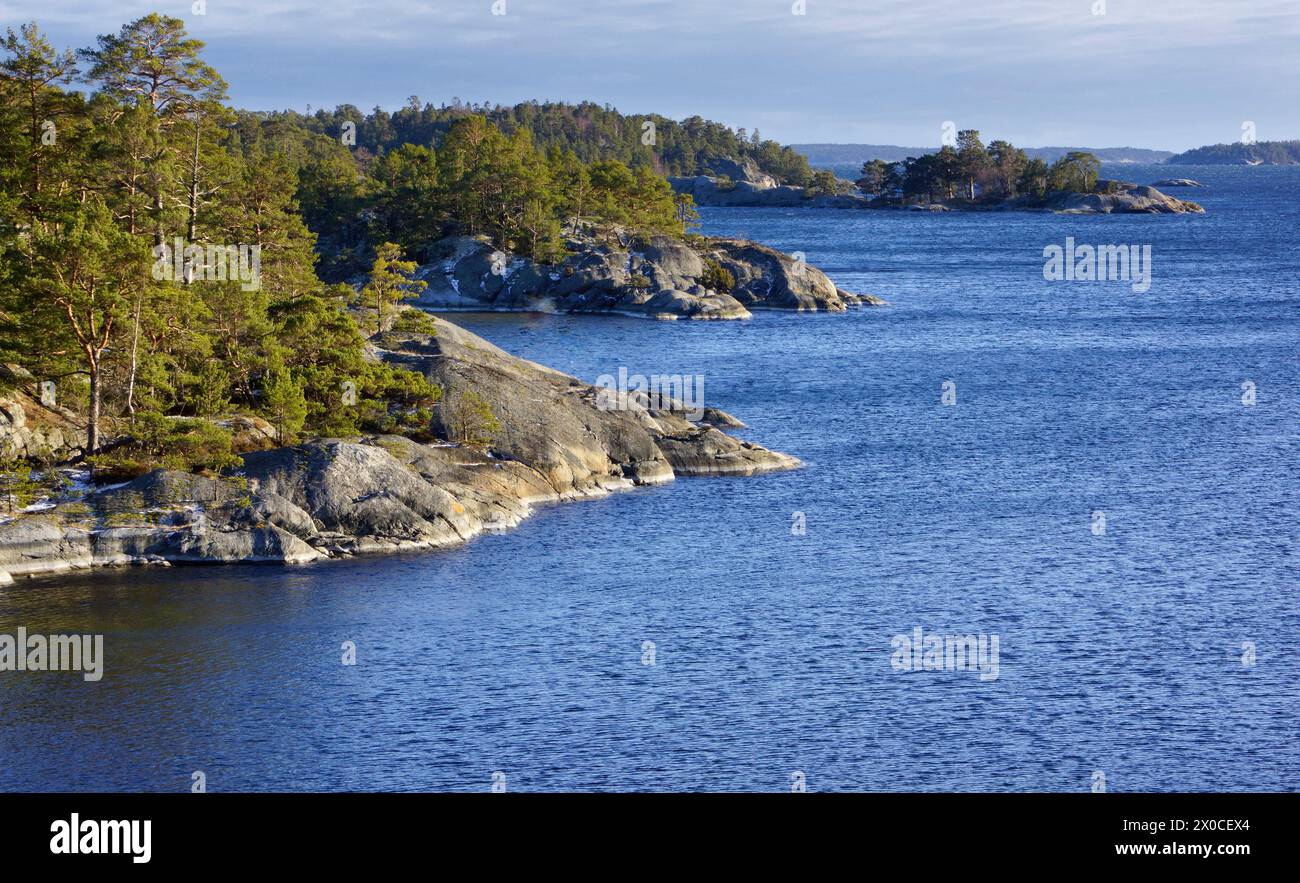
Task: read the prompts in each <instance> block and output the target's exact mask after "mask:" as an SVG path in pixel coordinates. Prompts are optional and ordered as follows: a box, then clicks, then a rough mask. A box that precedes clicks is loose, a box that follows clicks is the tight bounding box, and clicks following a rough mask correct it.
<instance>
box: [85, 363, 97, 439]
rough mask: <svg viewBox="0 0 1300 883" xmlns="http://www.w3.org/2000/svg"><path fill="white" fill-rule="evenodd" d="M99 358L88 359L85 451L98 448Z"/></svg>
mask: <svg viewBox="0 0 1300 883" xmlns="http://www.w3.org/2000/svg"><path fill="white" fill-rule="evenodd" d="M99 398H100V396H99V360H98V359H96V358H92V359H91V361H90V417H89V419H88V420H87V423H86V453H87V454H93V453H95V452H96V451H97V450H99Z"/></svg>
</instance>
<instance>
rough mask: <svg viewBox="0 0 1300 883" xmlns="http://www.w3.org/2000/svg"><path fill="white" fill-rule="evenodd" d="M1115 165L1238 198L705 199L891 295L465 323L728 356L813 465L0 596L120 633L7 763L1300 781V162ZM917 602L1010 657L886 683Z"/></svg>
mask: <svg viewBox="0 0 1300 883" xmlns="http://www.w3.org/2000/svg"><path fill="white" fill-rule="evenodd" d="M1108 171H1111V172H1113V173H1115V174H1117V175H1120V176H1122V177H1125V178H1127V179H1129V180H1136V181H1144V182H1145V181H1152V180H1155V179H1156V178H1158V177H1164V176H1167V175H1169V174H1176V175H1177V176H1183V175H1190V176H1192V177H1195V178H1198V179H1199V180H1202V181H1204V182H1206V183H1207V184H1208V185H1209V186H1208V187H1206V188H1205V189H1202V190H1196V191H1190V192H1187V191H1175V192H1178V193H1179V195H1180V196H1185V197H1186V198H1192V199H1196V200H1198V201H1200V202H1202V203H1203V204H1204V205H1205V206H1206V207H1207V208H1208V209H1209V214H1208V215H1207V216H1205V217H1195V216H1172V217H1148V216H1141V217H1067V216H1053V215H1035V214H1014V215H1012V214H1007V215H983V214H980V215H976V214H959V215H948V216H929V215H924V216H922V215H919V214H912V213H883V212H842V211H838V212H837V211H813V210H766V209H763V210H759V209H715V210H706V211H705V214H704V232H706V233H715V234H724V233H725V234H746V235H748V236H750V237H752V238H755V239H758V240H761V241H764V242H767V243H769V244H771V245H773V246H775V247H777V248H781V249H784V250H787V251H802V252H804V253H805V254H806V255H807V258H808V260H809V261H810V262H811V263H813V264H816V265H818V266H820V267H822V268H823V269H825V270H826V271H827V272H828V273H829V274H830V275H831V277H832V278H833V279H835V281H836V282H837V283H838V284H839V285H840V286H842V287H844V288H847V289H850V290H861V291H870V292H874V293H877V294H879V295H881V296H883V297H885V298H887V299H888V300H889V301H890V303H891V306H889V307H886V308H879V309H872V310H863V311H855V312H851V313H849V314H844V315H803V316H799V315H790V314H783V313H759V314H757V315H756V316H755V318H754V319H753V320H752V321H748V322H731V323H716V324H715V323H707V324H705V323H687V322H677V323H655V322H647V321H645V320H636V319H630V318H602V317H539V316H523V315H473V316H470V315H462V316H455V317H452V318H453V319H454V320H456V321H459V322H461V323H462V324H464V325H466V326H467V327H469V328H470V329H471V330H474V331H476V332H478V333H480V334H482V335H483V336H485V337H487V338H488V339H489V340H492V341H493V342H494V343H497V344H499V345H501V346H503V347H505V348H506V349H508V350H510V351H512V352H515V353H518V354H520V355H523V356H525V357H528V358H530V359H534V360H536V361H539V362H543V363H545V364H549V365H552V366H554V367H556V368H559V369H561V370H564V371H568V372H571V373H574V374H576V375H578V376H580V377H582V378H584V379H587V380H594V379H595V378H596V377H597V376H598V375H600V374H603V373H616V371H617V369H618V368H619V367H620V366H626V367H628V369H629V370H630V371H632V372H637V371H641V372H644V373H647V374H649V373H688V374H695V373H699V374H703V375H704V377H705V393H706V399H707V401H708V403H709V404H711V405H715V406H717V407H721V408H724V409H726V410H728V411H730V412H732V413H734V414H736V415H737V416H739V417H741V418H742V419H744V420H745V421H747V422H748V423H749V425H750V429H749V430H748V431H747V432H745V433H744V434H745V435H746V436H747V437H749V438H752V439H754V440H755V441H758V442H761V443H762V444H764V445H767V446H769V447H773V448H776V449H779V450H782V451H786V452H788V453H791V454H795V455H797V456H798V457H800V458H802V459H803V460H804V462H805V464H806V466H805V468H803V469H801V470H799V471H797V472H792V473H784V474H779V475H769V476H762V477H757V478H751V479H723V478H710V479H683V480H679V481H677V482H675V483H673V484H670V485H666V486H662V487H656V488H652V489H644V490H637V491H633V492H629V493H624V494H617V495H614V496H612V497H609V498H606V499H602V500H597V501H590V502H582V503H573V504H566V505H557V506H549V507H545V508H543V509H541V510H539V512H538V513H537V515H536V516H535V517H533V518H532V519H530V520H529V521H527V522H525V523H524V524H523V525H522V526H521V527H520V528H519V529H517V530H515V531H512V532H509V533H506V534H502V535H496V536H490V537H484V538H481V539H479V540H476V541H474V542H473V543H471V544H470V545H468V546H466V547H463V548H459V549H455V550H452V551H447V552H440V553H429V554H414V555H403V556H399V557H392V558H366V559H359V560H352V561H345V562H335V563H326V564H320V565H313V566H308V567H300V568H279V567H274V566H237V567H225V568H217V569H199V568H190V569H186V568H174V569H170V570H126V571H116V572H111V573H110V572H99V573H94V574H82V575H76V576H72V577H64V578H57V579H44V580H38V581H26V582H20V583H19V584H17V585H16V586H12V587H9V588H5V589H0V631H6V632H9V633H12V632H13V631H14V629H16V627H17V626H19V625H25V626H27V627H28V628H29V629H31V630H33V631H36V630H39V631H43V632H93V633H103V634H105V644H106V653H107V665H106V674H105V676H104V679H103V680H102V681H101V682H99V683H98V684H90V683H85V682H83V681H81V680H80V679H79V678H78V677H77V676H75V675H69V674H59V673H51V674H22V675H15V674H12V673H10V674H0V787H3V788H5V789H57V790H63V789H72V790H78V789H94V790H116V789H146V790H183V789H187V788H188V787H189V784H190V774H191V772H192V771H195V770H202V771H204V772H205V774H206V776H207V781H208V787H209V789H210V790H213V791H218V790H223V791H224V790H263V789H274V790H298V789H314V790H333V789H399V790H485V789H487V788H489V787H490V785H491V782H492V775H493V773H494V772H497V771H500V772H504V773H505V775H506V779H507V782H508V787H509V788H510V790H520V791H522V790H543V789H545V790H556V789H638V790H680V789H708V790H738V789H761V790H783V789H787V788H788V787H789V784H790V780H791V779H790V777H791V774H792V772H794V771H801V772H803V773H804V774H805V776H806V781H807V784H808V788H809V789H810V790H847V789H856V790H912V789H923V790H986V789H1024V790H1053V791H1056V790H1064V791H1078V790H1087V789H1088V788H1089V787H1090V785H1091V782H1092V775H1093V772H1094V771H1096V770H1101V771H1104V773H1105V775H1106V779H1107V784H1108V786H1109V788H1110V789H1112V790H1165V789H1178V790H1233V789H1269V790H1277V789H1286V790H1292V789H1295V788H1296V787H1297V786H1298V785H1300V724H1298V717H1300V678H1298V677H1297V675H1298V674H1300V662H1298V660H1300V602H1298V600H1297V590H1298V589H1300V581H1298V579H1297V563H1298V562H1297V533H1298V532H1300V528H1298V527H1297V513H1298V511H1300V506H1298V504H1300V481H1298V480H1297V478H1298V476H1297V462H1300V457H1298V455H1300V440H1298V424H1297V415H1298V414H1300V407H1298V406H1300V371H1298V369H1300V310H1298V308H1300V283H1298V282H1297V280H1298V279H1300V252H1298V251H1297V230H1298V229H1300V209H1297V197H1300V169H1269V168H1257V169H1240V168H1190V167H1179V168H1176V169H1175V168H1172V167H1168V168H1152V167H1127V168H1122V169H1111V170H1108ZM1070 235H1073V236H1074V237H1076V239H1077V240H1078V241H1079V242H1088V243H1093V244H1112V243H1113V244H1138V245H1143V244H1150V245H1151V246H1152V247H1153V253H1154V260H1155V265H1154V280H1153V285H1152V288H1151V290H1150V291H1149V292H1148V293H1146V294H1142V295H1138V294H1134V293H1133V292H1132V291H1131V290H1130V289H1129V287H1128V286H1127V285H1124V284H1122V283H1110V284H1095V283H1092V284H1090V283H1067V282H1059V283H1049V282H1045V281H1044V280H1043V278H1042V266H1043V257H1042V250H1043V247H1044V246H1045V245H1048V244H1051V243H1057V244H1064V242H1065V238H1066V236H1070ZM948 380H951V381H953V382H954V383H955V384H956V393H957V404H956V405H955V406H953V407H946V406H944V405H943V404H941V401H940V394H941V386H942V384H943V383H944V381H948ZM1245 381H1251V382H1253V383H1254V384H1255V387H1256V389H1257V404H1255V405H1254V406H1253V407H1247V406H1245V405H1243V403H1242V395H1243V388H1242V384H1243V382H1245ZM1097 511H1101V512H1104V513H1105V519H1106V531H1105V533H1104V535H1101V536H1098V535H1095V534H1094V532H1093V530H1092V529H1091V528H1092V525H1093V524H1094V516H1093V513H1094V512H1097ZM795 512H802V513H805V515H806V520H807V533H806V535H803V536H794V535H792V534H791V524H792V519H793V513H795ZM917 626H920V627H922V628H923V629H924V630H925V631H926V632H927V633H929V632H933V633H935V634H968V633H970V634H981V633H982V634H988V635H997V636H998V637H999V645H1000V659H999V662H1000V665H999V674H998V677H997V679H996V680H993V681H981V680H980V679H979V676H978V674H976V673H971V672H949V671H929V672H927V671H922V672H898V671H895V670H894V669H893V668H892V667H891V664H890V655H891V646H890V640H891V638H892V637H893V636H894V635H896V634H900V633H905V634H910V633H911V632H912V630H913V629H914V628H915V627H917ZM349 640H350V641H354V642H355V643H356V645H357V648H358V650H357V655H358V664H357V665H356V666H351V667H349V666H343V665H341V664H340V649H339V648H340V645H341V644H342V642H344V641H349ZM645 641H653V642H654V656H655V658H654V662H655V664H654V665H645V664H643V661H645V660H643V655H644V651H643V642H645ZM1245 642H1252V643H1253V644H1254V646H1255V648H1256V654H1257V656H1256V663H1255V665H1254V666H1253V667H1248V666H1245V665H1243V661H1242V656H1243V644H1244V643H1245Z"/></svg>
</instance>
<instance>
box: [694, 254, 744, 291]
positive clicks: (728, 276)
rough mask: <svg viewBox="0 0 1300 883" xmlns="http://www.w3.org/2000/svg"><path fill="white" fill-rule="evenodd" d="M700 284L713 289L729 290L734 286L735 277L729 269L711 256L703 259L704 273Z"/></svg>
mask: <svg viewBox="0 0 1300 883" xmlns="http://www.w3.org/2000/svg"><path fill="white" fill-rule="evenodd" d="M700 284H701V285H703V286H704V287H705V288H711V289H713V290H714V291H724V292H725V291H731V289H733V288H735V286H736V277H735V276H734V275H732V273H731V271H730V270H728V269H727V268H726V267H724V266H722V264H720V263H718V262H717V261H716V260H715V259H713V258H705V259H704V274H703V275H702V276H700Z"/></svg>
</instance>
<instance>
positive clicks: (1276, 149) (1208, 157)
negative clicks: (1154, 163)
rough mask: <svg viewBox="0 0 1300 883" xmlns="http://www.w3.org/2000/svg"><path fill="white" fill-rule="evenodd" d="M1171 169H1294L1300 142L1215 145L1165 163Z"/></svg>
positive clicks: (1188, 152) (1175, 157)
mask: <svg viewBox="0 0 1300 883" xmlns="http://www.w3.org/2000/svg"><path fill="white" fill-rule="evenodd" d="M1165 162H1166V163H1168V164H1170V165H1205V166H1293V165H1296V164H1298V163H1300V141H1255V142H1251V143H1244V142H1241V141H1234V142H1233V143H1232V144H1211V145H1208V146H1206V147H1197V148H1195V149H1193V150H1189V151H1187V152H1185V153H1180V154H1178V155H1176V156H1171V157H1170V158H1169V159H1167V160H1165Z"/></svg>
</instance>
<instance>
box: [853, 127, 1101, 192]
mask: <svg viewBox="0 0 1300 883" xmlns="http://www.w3.org/2000/svg"><path fill="white" fill-rule="evenodd" d="M1100 170H1101V161H1100V160H1099V159H1097V157H1095V156H1093V155H1092V154H1091V153H1086V152H1083V151H1075V152H1071V153H1068V154H1066V155H1065V156H1063V157H1061V158H1060V159H1058V160H1057V161H1056V162H1054V163H1052V164H1051V165H1048V164H1047V163H1046V162H1044V161H1043V160H1041V159H1031V158H1030V157H1029V156H1028V155H1027V154H1026V153H1025V151H1023V150H1021V149H1020V148H1018V147H1016V146H1015V145H1014V144H1011V143H1009V142H1006V141H993V142H990V143H989V145H988V146H987V147H986V146H985V145H984V142H983V141H982V140H981V138H980V133H979V131H978V130H976V129H964V130H962V131H960V132H958V133H957V141H956V144H955V145H945V146H944V147H942V148H940V149H939V150H938V151H937V152H935V153H927V154H924V155H922V156H916V157H911V156H909V157H908V158H907V159H905V160H903V161H901V162H886V161H884V160H879V159H874V160H870V161H868V162H866V163H863V165H862V176H861V177H860V178H859V179H858V180H857V182H856V183H857V185H858V187H859V188H860V189H861V190H862V192H863V193H866V194H868V195H870V196H877V197H884V198H887V199H894V200H898V201H901V202H906V201H923V202H927V203H939V202H951V201H964V202H985V203H993V202H999V201H1002V200H1005V199H1013V198H1017V197H1025V198H1028V199H1031V200H1036V199H1043V198H1045V197H1046V196H1047V195H1048V194H1049V193H1053V192H1057V191H1069V192H1073V193H1092V192H1094V191H1095V190H1096V188H1097V182H1098V173H1099V172H1100Z"/></svg>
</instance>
